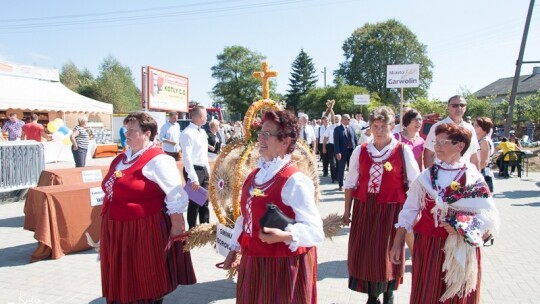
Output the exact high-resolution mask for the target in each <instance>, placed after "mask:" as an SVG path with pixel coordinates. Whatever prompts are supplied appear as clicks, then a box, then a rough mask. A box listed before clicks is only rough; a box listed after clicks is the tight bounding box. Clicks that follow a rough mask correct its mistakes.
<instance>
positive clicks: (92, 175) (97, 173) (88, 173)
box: [81, 170, 103, 183]
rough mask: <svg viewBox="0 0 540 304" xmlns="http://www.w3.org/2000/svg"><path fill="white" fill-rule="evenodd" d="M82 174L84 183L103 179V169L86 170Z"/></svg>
mask: <svg viewBox="0 0 540 304" xmlns="http://www.w3.org/2000/svg"><path fill="white" fill-rule="evenodd" d="M81 174H82V180H83V183H92V182H100V181H101V180H103V176H102V174H101V170H84V171H82V172H81Z"/></svg>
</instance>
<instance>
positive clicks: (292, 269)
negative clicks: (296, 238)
mask: <svg viewBox="0 0 540 304" xmlns="http://www.w3.org/2000/svg"><path fill="white" fill-rule="evenodd" d="M236 303H245V304H253V303H265V304H274V303H275V304H283V303H298V304H311V303H317V249H316V247H311V248H310V249H308V251H307V252H306V253H304V254H301V255H295V256H290V257H253V256H245V255H243V256H242V259H241V261H240V266H239V268H238V282H237V284H236Z"/></svg>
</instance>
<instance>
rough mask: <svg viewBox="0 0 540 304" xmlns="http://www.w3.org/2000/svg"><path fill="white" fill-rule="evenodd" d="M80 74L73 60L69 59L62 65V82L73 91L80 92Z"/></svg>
mask: <svg viewBox="0 0 540 304" xmlns="http://www.w3.org/2000/svg"><path fill="white" fill-rule="evenodd" d="M80 74H81V72H80V71H79V69H78V68H77V66H76V65H75V64H74V63H73V62H72V61H68V62H66V63H65V64H64V65H63V66H62V71H61V72H60V82H61V83H62V84H63V85H65V86H66V87H68V88H69V89H70V90H72V91H73V92H78V89H79V77H80Z"/></svg>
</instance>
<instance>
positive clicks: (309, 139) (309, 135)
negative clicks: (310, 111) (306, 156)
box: [298, 114, 317, 153]
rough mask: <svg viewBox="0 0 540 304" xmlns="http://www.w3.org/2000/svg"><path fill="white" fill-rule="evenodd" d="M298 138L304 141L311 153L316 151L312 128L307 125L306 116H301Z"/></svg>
mask: <svg viewBox="0 0 540 304" xmlns="http://www.w3.org/2000/svg"><path fill="white" fill-rule="evenodd" d="M298 122H299V123H300V138H299V139H301V140H303V141H305V142H306V144H307V145H308V146H310V147H311V152H313V153H315V152H316V151H317V146H316V143H317V142H316V139H315V131H314V130H313V127H312V126H311V125H310V124H309V118H308V116H307V114H301V115H300V119H299V120H298Z"/></svg>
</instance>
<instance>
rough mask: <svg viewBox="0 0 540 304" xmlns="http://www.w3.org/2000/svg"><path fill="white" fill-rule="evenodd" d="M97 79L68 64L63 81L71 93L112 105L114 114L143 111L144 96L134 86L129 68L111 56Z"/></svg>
mask: <svg viewBox="0 0 540 304" xmlns="http://www.w3.org/2000/svg"><path fill="white" fill-rule="evenodd" d="M99 70H100V74H99V76H98V78H96V79H94V76H93V75H92V73H91V72H90V71H89V70H88V69H86V68H85V69H83V70H82V71H80V70H79V69H78V68H77V66H76V65H75V64H74V63H73V62H71V61H68V62H67V63H66V64H64V66H63V67H62V72H61V74H60V81H61V82H62V83H63V84H64V85H65V86H66V87H68V88H70V89H71V90H72V91H74V92H77V93H79V94H81V95H84V96H86V97H89V98H92V99H96V100H99V101H102V102H107V103H111V104H112V105H113V111H114V113H127V112H129V111H133V110H137V109H140V108H141V92H140V91H139V89H138V88H137V87H136V86H135V83H134V79H133V77H132V75H131V70H130V68H129V67H126V66H122V65H121V64H120V62H119V61H118V60H117V59H116V58H114V57H112V56H109V57H107V58H105V59H104V60H103V63H102V64H101V66H100V68H99Z"/></svg>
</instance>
